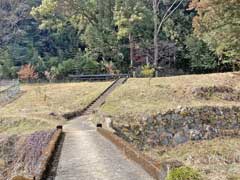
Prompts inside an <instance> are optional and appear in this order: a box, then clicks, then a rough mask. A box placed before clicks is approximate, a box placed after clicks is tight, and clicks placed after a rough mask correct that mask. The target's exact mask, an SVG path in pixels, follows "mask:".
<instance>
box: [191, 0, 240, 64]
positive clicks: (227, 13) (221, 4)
mask: <svg viewBox="0 0 240 180" xmlns="http://www.w3.org/2000/svg"><path fill="white" fill-rule="evenodd" d="M189 9H195V10H196V11H197V16H195V17H194V20H193V27H194V33H195V34H196V35H197V37H198V38H199V39H202V40H203V41H204V42H206V43H207V44H208V46H209V47H210V48H211V49H212V50H213V51H215V53H216V54H217V55H218V57H219V63H218V65H221V64H224V63H225V62H226V63H234V61H236V60H239V59H240V36H239V34H240V11H239V9H240V3H239V0H231V1H226V0H192V1H191V4H190V5H189Z"/></svg>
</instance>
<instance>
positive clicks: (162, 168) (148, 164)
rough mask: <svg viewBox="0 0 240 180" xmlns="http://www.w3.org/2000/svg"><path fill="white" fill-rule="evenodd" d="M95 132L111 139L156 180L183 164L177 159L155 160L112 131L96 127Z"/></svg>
mask: <svg viewBox="0 0 240 180" xmlns="http://www.w3.org/2000/svg"><path fill="white" fill-rule="evenodd" d="M97 132H98V133H99V134H101V135H102V136H103V137H105V138H106V139H108V140H109V141H111V142H112V143H113V144H114V145H116V147H117V148H118V149H119V150H120V151H121V152H122V153H123V154H124V155H125V156H126V157H127V158H129V159H130V160H132V161H134V162H135V163H137V164H138V165H140V166H141V167H142V168H143V169H144V170H145V171H146V172H147V173H148V174H149V175H150V176H152V177H153V178H154V179H156V180H165V179H166V177H167V175H168V172H169V171H170V170H171V169H174V168H178V167H181V166H183V164H182V163H181V162H179V161H171V162H162V163H161V162H157V161H155V160H153V159H152V158H150V157H148V156H146V155H145V154H143V153H142V152H140V151H139V150H137V149H136V148H135V147H133V145H131V144H129V143H128V142H127V141H125V140H123V139H122V138H120V137H119V136H117V135H116V134H114V133H113V132H111V131H109V130H107V129H104V128H101V127H98V128H97Z"/></svg>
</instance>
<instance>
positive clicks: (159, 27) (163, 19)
mask: <svg viewBox="0 0 240 180" xmlns="http://www.w3.org/2000/svg"><path fill="white" fill-rule="evenodd" d="M177 1H178V0H175V1H174V2H173V3H172V5H171V6H170V7H169V8H168V10H167V11H166V13H165V14H164V16H163V18H162V21H161V22H160V24H159V26H158V31H157V32H158V33H159V32H160V30H161V28H162V25H163V23H164V22H165V21H166V20H167V19H168V18H169V17H170V16H171V15H172V14H173V13H174V12H175V11H176V10H177V9H178V7H179V6H180V5H181V4H182V2H183V1H184V0H181V1H180V2H179V3H178V5H177V6H176V7H175V8H174V9H173V10H171V9H172V8H173V6H174V5H175V4H176V3H177ZM169 12H170V13H169Z"/></svg>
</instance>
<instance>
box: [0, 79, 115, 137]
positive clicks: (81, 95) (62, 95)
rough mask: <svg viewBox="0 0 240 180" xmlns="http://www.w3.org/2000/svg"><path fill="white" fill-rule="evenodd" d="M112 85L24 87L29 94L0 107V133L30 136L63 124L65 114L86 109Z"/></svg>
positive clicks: (43, 85) (44, 85)
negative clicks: (31, 133)
mask: <svg viewBox="0 0 240 180" xmlns="http://www.w3.org/2000/svg"><path fill="white" fill-rule="evenodd" d="M110 84H111V82H97V83H96V82H94V83H88V82H84V83H62V84H34V85H23V86H22V87H21V89H22V90H24V91H26V93H25V94H24V95H23V96H21V97H20V98H19V99H17V100H16V101H14V102H12V103H10V104H8V105H6V106H4V107H2V108H0V122H1V121H2V122H1V123H0V134H3V133H5V134H11V133H29V132H34V131H36V130H42V129H46V128H52V127H55V126H56V125H57V124H62V123H64V120H63V118H62V117H61V115H62V114H63V113H66V112H69V111H74V110H78V109H82V108H84V107H85V106H86V105H87V104H88V103H90V102H91V101H92V100H93V99H94V98H96V97H97V96H98V95H99V94H100V93H101V92H103V91H104V90H105V89H106V88H107V87H108V86H109V85H110ZM50 113H54V115H50Z"/></svg>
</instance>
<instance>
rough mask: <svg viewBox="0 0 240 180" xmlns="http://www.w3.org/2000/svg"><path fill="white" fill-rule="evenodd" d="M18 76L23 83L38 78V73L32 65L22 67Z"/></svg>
mask: <svg viewBox="0 0 240 180" xmlns="http://www.w3.org/2000/svg"><path fill="white" fill-rule="evenodd" d="M17 74H18V77H19V79H20V80H22V81H31V80H35V79H37V78H38V73H37V72H36V71H35V68H34V66H32V65H31V64H26V65H24V66H22V67H21V69H20V71H19V72H18V73H17Z"/></svg>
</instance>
